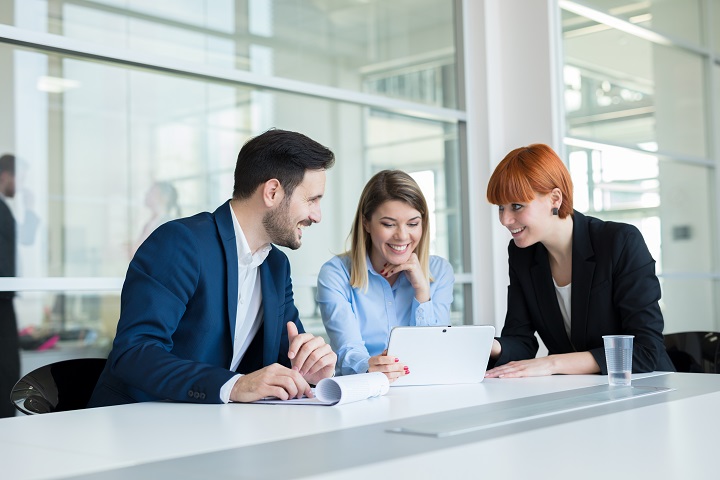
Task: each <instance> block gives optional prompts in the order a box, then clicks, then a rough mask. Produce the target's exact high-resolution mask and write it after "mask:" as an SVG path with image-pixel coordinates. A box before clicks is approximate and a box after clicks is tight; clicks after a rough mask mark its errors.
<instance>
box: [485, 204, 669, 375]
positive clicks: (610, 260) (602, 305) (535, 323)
mask: <svg viewBox="0 0 720 480" xmlns="http://www.w3.org/2000/svg"><path fill="white" fill-rule="evenodd" d="M573 220H574V221H573V244H572V295H571V307H570V310H571V314H570V317H571V328H570V335H571V338H568V336H567V333H566V332H565V327H564V324H563V319H562V315H561V313H560V306H559V305H558V299H557V295H556V293H555V287H554V285H553V280H552V274H551V272H550V262H549V259H548V252H547V249H546V248H545V246H544V245H543V244H542V243H539V242H538V243H536V244H535V245H532V246H530V247H527V248H519V247H517V246H516V245H515V242H514V241H512V240H511V241H510V245H509V246H508V255H509V261H508V263H509V266H510V286H509V287H508V307H507V316H506V317H505V326H504V327H503V330H502V336H501V337H500V338H499V339H498V340H499V341H500V344H501V345H502V353H501V355H500V357H499V358H498V359H497V362H496V365H502V364H504V363H507V362H510V361H512V360H523V359H528V358H534V357H535V355H536V354H537V350H538V342H537V340H536V338H535V332H537V333H538V334H539V335H540V338H541V339H542V341H543V342H544V343H545V346H546V347H547V348H548V352H549V353H550V354H558V353H571V352H590V353H591V354H592V356H593V357H595V361H596V362H597V363H598V366H599V367H600V371H601V372H602V373H603V374H607V365H606V363H605V350H604V346H603V339H602V336H603V335H618V334H627V335H634V336H635V338H634V340H633V371H634V372H649V371H653V370H659V371H675V369H674V367H673V364H672V362H671V361H670V357H668V355H667V352H666V351H665V347H664V344H663V335H662V331H663V326H664V321H663V316H662V313H661V312H660V306H659V305H658V300H660V283H659V282H658V279H657V277H656V276H655V260H653V258H652V256H651V255H650V252H649V251H648V249H647V246H646V245H645V241H644V239H643V237H642V235H641V234H640V231H639V230H638V229H637V228H635V227H634V226H632V225H628V224H625V223H617V222H604V221H602V220H599V219H597V218H593V217H586V216H585V215H583V214H581V213H579V212H577V211H576V212H574V216H573Z"/></svg>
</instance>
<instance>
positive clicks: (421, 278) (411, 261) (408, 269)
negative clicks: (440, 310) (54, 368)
mask: <svg viewBox="0 0 720 480" xmlns="http://www.w3.org/2000/svg"><path fill="white" fill-rule="evenodd" d="M400 272H405V276H406V277H407V279H408V281H409V282H410V285H412V287H413V288H414V289H415V299H416V300H417V301H418V302H420V303H425V302H427V301H429V300H430V282H429V281H428V279H427V278H425V274H424V273H423V270H422V267H421V266H420V260H418V256H417V255H416V254H415V252H413V253H412V254H411V255H410V257H408V260H407V262H405V263H401V264H399V265H393V264H391V263H386V264H385V265H384V267H383V269H382V270H381V271H380V274H381V275H382V276H383V277H385V278H389V277H392V276H393V275H395V274H397V273H400Z"/></svg>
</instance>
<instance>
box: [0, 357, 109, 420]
mask: <svg viewBox="0 0 720 480" xmlns="http://www.w3.org/2000/svg"><path fill="white" fill-rule="evenodd" d="M106 361H107V360H106V359H105V358H78V359H73V360H63V361H61V362H55V363H51V364H49V365H45V366H43V367H40V368H38V369H35V370H33V371H32V372H30V373H28V374H27V375H25V376H24V377H23V378H21V379H20V380H18V382H17V383H16V384H15V386H14V387H13V389H12V392H11V393H10V401H11V402H12V404H13V405H15V408H17V409H18V410H20V411H21V412H23V413H24V414H26V415H36V414H40V413H51V412H64V411H67V410H79V409H82V408H85V407H86V406H87V404H88V401H89V400H90V396H91V395H92V392H93V390H94V389H95V384H96V383H97V380H98V378H99V377H100V373H101V372H102V370H103V368H105V363H106Z"/></svg>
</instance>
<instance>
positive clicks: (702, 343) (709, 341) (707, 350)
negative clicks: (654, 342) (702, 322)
mask: <svg viewBox="0 0 720 480" xmlns="http://www.w3.org/2000/svg"><path fill="white" fill-rule="evenodd" d="M665 349H666V350H667V352H668V355H669V356H670V360H672V362H673V365H675V369H676V370H677V371H678V372H689V373H720V333H718V332H678V333H669V334H667V335H665Z"/></svg>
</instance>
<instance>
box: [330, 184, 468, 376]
mask: <svg viewBox="0 0 720 480" xmlns="http://www.w3.org/2000/svg"><path fill="white" fill-rule="evenodd" d="M350 239H351V247H350V250H349V251H347V252H345V253H343V254H342V255H338V256H335V257H333V258H332V259H330V260H329V261H328V262H326V263H325V264H324V265H323V266H322V268H321V269H320V273H319V275H318V283H317V288H318V290H317V302H318V305H319V306H320V314H321V316H322V320H323V323H324V325H325V329H326V330H327V334H328V336H329V338H330V344H331V346H332V348H333V349H334V350H335V351H336V352H337V354H338V367H337V370H338V372H339V373H340V374H342V375H348V374H354V373H364V372H383V373H384V374H385V375H386V376H387V377H388V379H389V380H390V381H391V382H392V381H394V380H395V379H397V378H398V377H400V376H403V375H407V374H409V373H410V368H412V366H411V365H405V364H403V363H402V359H398V358H395V357H394V356H392V352H390V354H389V355H388V352H386V348H387V344H388V338H389V335H390V330H391V329H392V328H393V327H395V326H399V325H405V326H407V325H412V326H415V325H416V326H425V325H448V324H449V323H450V304H451V303H452V300H453V284H454V281H455V278H454V275H453V269H452V266H451V265H450V264H449V263H448V262H447V261H446V260H444V259H442V258H440V257H437V256H432V255H430V220H429V212H428V207H427V203H426V201H425V197H424V196H423V193H422V191H421V190H420V187H418V185H417V183H415V180H413V179H412V177H411V176H410V175H408V174H407V173H405V172H402V171H400V170H383V171H381V172H379V173H377V174H376V175H375V176H373V177H372V178H371V179H370V181H369V182H368V183H367V185H365V188H364V190H363V192H362V195H361V197H360V201H359V203H358V207H357V212H356V213H355V220H354V221H353V226H352V230H351V232H350Z"/></svg>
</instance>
